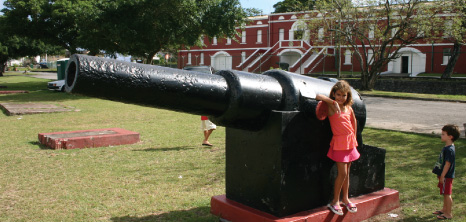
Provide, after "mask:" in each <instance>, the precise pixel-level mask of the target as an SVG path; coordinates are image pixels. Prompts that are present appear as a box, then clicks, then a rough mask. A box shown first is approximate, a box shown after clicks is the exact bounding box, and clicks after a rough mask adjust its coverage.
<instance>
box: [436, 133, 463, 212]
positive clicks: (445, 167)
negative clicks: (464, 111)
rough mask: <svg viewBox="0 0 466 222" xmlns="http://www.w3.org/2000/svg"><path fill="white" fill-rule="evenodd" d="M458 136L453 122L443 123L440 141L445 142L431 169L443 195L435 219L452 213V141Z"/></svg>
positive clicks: (453, 170)
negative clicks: (441, 204) (440, 208)
mask: <svg viewBox="0 0 466 222" xmlns="http://www.w3.org/2000/svg"><path fill="white" fill-rule="evenodd" d="M459 136H460V131H459V128H458V126H456V125H453V124H448V125H445V126H444V127H443V128H442V136H441V140H442V142H445V147H443V149H442V152H441V153H440V155H439V158H438V161H437V163H436V164H435V166H434V169H433V170H432V173H435V174H437V177H438V179H439V181H438V185H437V186H438V187H439V188H440V195H443V208H442V210H437V211H435V212H434V213H433V214H436V215H437V219H441V220H445V219H451V218H452V217H453V214H452V212H451V208H452V205H453V199H452V198H451V193H452V185H453V178H455V144H453V142H454V141H455V140H457V139H458V137H459Z"/></svg>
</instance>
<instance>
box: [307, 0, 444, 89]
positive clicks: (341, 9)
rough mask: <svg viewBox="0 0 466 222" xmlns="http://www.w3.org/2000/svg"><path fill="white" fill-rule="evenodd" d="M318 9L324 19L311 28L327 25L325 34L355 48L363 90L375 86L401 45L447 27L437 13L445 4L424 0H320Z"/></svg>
mask: <svg viewBox="0 0 466 222" xmlns="http://www.w3.org/2000/svg"><path fill="white" fill-rule="evenodd" d="M316 9H317V11H318V12H319V16H320V18H321V19H317V20H313V21H310V22H309V23H308V24H309V26H310V28H309V29H310V30H319V29H320V28H323V30H324V35H325V36H337V37H338V38H337V39H335V40H336V41H337V43H339V45H342V46H345V47H347V48H349V49H351V51H352V52H353V54H354V55H355V57H356V58H357V60H358V62H359V65H360V67H361V82H362V88H361V89H362V90H372V89H373V88H374V85H375V82H376V80H377V78H378V77H379V74H380V72H381V71H382V69H384V68H385V67H386V66H387V65H388V63H389V62H390V61H393V60H395V59H397V58H398V57H399V54H398V52H399V50H400V49H402V48H404V47H406V46H408V45H410V44H413V43H416V42H418V41H421V40H422V41H427V40H428V39H435V38H438V33H439V32H440V30H439V29H441V28H442V27H443V21H441V19H440V17H439V16H437V15H439V14H441V13H443V10H442V9H441V7H438V5H437V3H433V2H426V1H424V0H361V1H347V0H333V1H329V2H327V1H324V0H320V1H318V2H316ZM311 34H312V35H314V39H317V38H319V36H318V33H311ZM314 43H315V44H321V42H319V41H316V42H314ZM322 43H325V42H322Z"/></svg>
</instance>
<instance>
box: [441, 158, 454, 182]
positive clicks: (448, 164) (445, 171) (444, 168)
mask: <svg viewBox="0 0 466 222" xmlns="http://www.w3.org/2000/svg"><path fill="white" fill-rule="evenodd" d="M450 166H451V163H450V161H448V160H447V161H445V166H443V171H442V174H441V175H440V178H439V181H440V183H443V181H445V175H446V174H447V172H448V170H449V169H450Z"/></svg>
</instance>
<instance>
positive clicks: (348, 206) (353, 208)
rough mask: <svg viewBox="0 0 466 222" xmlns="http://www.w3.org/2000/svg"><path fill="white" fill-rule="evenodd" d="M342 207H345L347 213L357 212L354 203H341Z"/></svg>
mask: <svg viewBox="0 0 466 222" xmlns="http://www.w3.org/2000/svg"><path fill="white" fill-rule="evenodd" d="M343 205H345V207H346V209H348V211H349V212H351V213H356V212H358V208H357V207H356V204H354V203H347V204H345V203H343Z"/></svg>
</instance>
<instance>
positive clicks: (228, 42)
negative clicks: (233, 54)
mask: <svg viewBox="0 0 466 222" xmlns="http://www.w3.org/2000/svg"><path fill="white" fill-rule="evenodd" d="M227 45H231V38H230V37H228V38H227Z"/></svg>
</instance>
